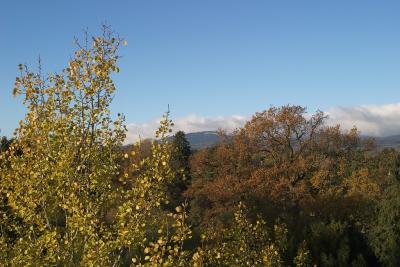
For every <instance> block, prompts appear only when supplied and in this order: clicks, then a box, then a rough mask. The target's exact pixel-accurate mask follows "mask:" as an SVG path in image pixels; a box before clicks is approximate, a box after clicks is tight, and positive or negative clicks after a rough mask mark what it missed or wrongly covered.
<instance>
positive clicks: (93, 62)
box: [0, 26, 191, 266]
mask: <svg viewBox="0 0 400 267" xmlns="http://www.w3.org/2000/svg"><path fill="white" fill-rule="evenodd" d="M91 42H92V45H90V43H91ZM121 43H122V40H121V39H119V38H118V37H117V36H115V35H114V34H113V33H112V32H111V31H110V29H109V28H108V27H106V26H104V27H103V33H102V35H101V36H98V37H92V38H90V37H89V36H88V35H86V38H85V42H84V43H83V44H81V43H80V42H78V41H76V44H77V46H78V49H77V51H76V52H75V54H74V58H72V59H71V60H70V62H69V64H68V67H67V68H65V69H64V70H63V71H62V72H61V73H60V74H50V75H49V76H48V77H46V78H44V77H42V75H41V74H40V72H39V73H34V72H31V71H29V70H28V68H27V67H26V66H22V65H20V67H19V68H20V71H21V76H20V77H18V78H17V79H16V87H15V89H14V93H15V94H21V95H23V96H24V101H23V103H24V104H25V105H26V107H27V110H28V112H27V114H26V116H25V119H24V120H23V121H21V122H20V126H19V128H18V129H17V131H16V136H15V141H14V142H13V143H12V144H11V146H10V148H9V151H8V160H7V164H6V163H2V162H0V163H1V164H2V165H1V167H0V168H1V169H0V196H1V198H2V201H1V203H0V204H1V207H0V211H1V216H0V233H1V236H0V249H1V252H0V265H4V266H6V265H12V266H25V265H35V266H47V265H63V266H64V265H66V266H75V265H85V266H86V265H88V266H115V265H123V264H132V263H134V265H144V264H149V263H152V264H162V263H170V264H173V265H175V264H177V263H179V262H182V261H184V260H185V259H186V257H184V256H185V255H186V254H185V252H184V251H182V246H183V245H182V243H183V242H184V240H186V239H188V238H190V234H191V233H190V229H189V228H188V226H187V224H186V223H185V218H186V215H185V210H184V209H183V208H182V207H181V206H179V207H178V208H177V209H176V211H174V212H171V213H169V214H166V212H165V211H163V210H162V208H161V205H162V204H163V203H165V202H167V201H168V197H167V193H166V188H167V186H168V184H169V183H170V182H171V181H172V180H173V178H174V177H175V174H174V172H173V171H172V169H171V168H170V164H169V163H170V160H171V145H170V144H169V143H168V140H167V139H168V136H167V135H168V133H169V132H170V127H171V121H170V120H169V118H168V116H165V118H164V119H163V121H162V122H161V125H160V128H159V130H158V131H157V133H156V137H157V138H158V139H159V140H158V141H157V142H152V143H151V153H150V154H149V155H148V156H146V157H144V158H143V159H142V160H141V161H140V162H138V163H137V164H135V163H134V164H132V166H131V167H132V171H134V172H137V171H138V170H141V171H140V172H139V175H138V176H137V177H136V179H135V180H134V181H132V180H128V179H127V178H128V177H129V173H127V172H123V173H120V170H121V169H120V165H119V163H120V162H121V159H126V158H129V155H127V154H125V155H124V154H123V153H121V147H122V142H123V140H124V138H125V131H126V128H125V126H124V123H123V119H124V118H123V116H121V115H118V117H117V119H116V120H113V119H112V118H111V115H110V111H109V106H110V103H111V100H112V97H113V93H114V91H115V86H114V83H113V81H112V79H111V74H112V73H113V72H115V71H118V67H117V61H118V59H119V56H118V54H117V52H118V48H119V45H120V44H121ZM133 149H134V151H137V150H138V149H140V144H137V145H135V147H134V148H133ZM20 152H22V153H20ZM171 248H172V249H171Z"/></svg>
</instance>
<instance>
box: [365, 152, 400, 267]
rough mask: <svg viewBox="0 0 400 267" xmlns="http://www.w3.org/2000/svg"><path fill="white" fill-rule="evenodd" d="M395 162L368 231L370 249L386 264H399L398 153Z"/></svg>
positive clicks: (399, 182) (399, 157) (399, 178)
mask: <svg viewBox="0 0 400 267" xmlns="http://www.w3.org/2000/svg"><path fill="white" fill-rule="evenodd" d="M395 162H396V165H395V167H394V169H392V171H391V172H389V173H388V175H389V181H390V183H389V185H388V186H387V187H386V189H385V190H384V192H383V194H382V198H381V200H380V201H379V204H378V206H377V213H376V219H375V220H374V221H373V222H372V228H371V230H370V232H369V233H368V234H369V238H370V243H371V246H372V249H373V250H374V252H375V254H376V255H377V257H378V258H379V260H380V261H381V262H382V263H383V264H384V265H386V266H399V265H400V259H399V255H400V195H399V192H400V155H398V156H397V159H396V161H395Z"/></svg>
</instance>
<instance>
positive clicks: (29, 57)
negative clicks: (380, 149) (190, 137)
mask: <svg viewBox="0 0 400 267" xmlns="http://www.w3.org/2000/svg"><path fill="white" fill-rule="evenodd" d="M399 14H400V1H385V0H382V1H369V0H359V1H358V0H353V1H349V0H335V1H321V0H315V1H308V0H302V1H296V0H292V1H288V0H282V1H267V0H265V1H256V0H254V1H245V0H242V1H239V0H237V1H236V0H218V1H217V0H202V1H191V0H180V1H178V0H168V1H166V0H164V1H161V0H160V1H154V0H146V1H144V0H142V1H134V0H131V1H118V0H113V1H101V0H96V1H73V0H68V1H45V0H42V1H39V0H37V1H28V0H26V1H22V0H20V1H15V0H12V1H11V0H4V1H2V2H1V6H0V56H1V57H0V58H1V60H0V129H1V130H2V132H1V133H0V135H8V136H11V134H12V132H13V130H14V129H15V128H16V127H17V126H18V121H19V120H20V119H22V118H23V116H24V112H25V110H24V108H23V105H22V103H21V101H20V99H14V98H13V97H12V95H11V91H12V88H13V84H14V81H15V77H16V76H17V75H18V70H17V65H18V64H19V63H26V64H27V65H29V66H32V68H35V67H36V65H37V59H38V57H39V56H40V57H41V58H42V62H43V69H44V71H45V72H46V71H48V72H54V71H60V70H61V69H62V68H63V67H65V66H66V64H67V61H68V59H69V58H70V57H71V56H72V54H73V51H74V49H75V47H74V45H73V42H72V40H73V38H74V37H75V36H76V37H78V38H79V37H82V36H83V30H85V29H87V30H88V31H89V32H90V33H92V34H96V33H98V32H99V30H100V25H101V24H102V23H107V24H109V25H111V26H112V27H113V29H114V30H115V31H116V32H118V33H119V34H120V35H121V36H122V37H124V38H125V39H126V40H127V41H128V46H126V47H123V48H122V49H121V55H122V56H123V58H122V59H121V61H120V69H121V72H120V73H119V74H117V75H115V76H114V77H115V82H116V85H117V92H116V95H115V98H114V103H113V105H112V110H113V112H115V113H117V112H121V113H123V114H125V116H126V122H127V124H128V128H129V129H130V138H131V139H134V138H135V136H137V134H138V132H139V131H141V132H142V134H143V135H148V132H149V131H152V130H153V128H154V127H155V124H156V121H157V119H158V118H160V117H161V115H162V114H163V113H164V112H165V111H166V110H167V107H168V105H169V106H170V109H171V115H172V119H174V120H176V121H177V122H179V123H177V125H178V127H180V128H182V129H184V130H186V131H197V130H214V128H216V127H219V128H229V129H231V128H235V127H240V125H241V124H243V121H245V120H246V119H248V118H249V116H250V115H251V114H253V113H255V112H257V111H262V110H264V109H267V108H269V107H270V106H271V105H274V106H279V105H284V104H298V105H303V106H307V107H308V110H309V111H310V112H314V111H315V110H317V109H320V110H323V111H326V112H327V113H328V114H330V115H331V120H332V121H335V122H336V121H338V122H343V124H345V125H347V124H348V125H354V124H355V123H357V124H360V125H362V127H361V128H362V129H361V130H364V132H365V133H368V134H376V135H388V134H395V133H400V105H399V104H398V103H400V90H399V89H400V88H399V87H400V30H399V29H400V16H399ZM386 118H388V120H385V119H386ZM383 121H385V123H383ZM397 121H399V123H397ZM389 122H390V123H389ZM393 123H394V125H393Z"/></svg>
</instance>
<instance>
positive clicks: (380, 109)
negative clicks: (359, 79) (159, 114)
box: [126, 103, 400, 143]
mask: <svg viewBox="0 0 400 267" xmlns="http://www.w3.org/2000/svg"><path fill="white" fill-rule="evenodd" d="M326 114H327V115H328V116H329V119H328V121H327V123H328V124H330V125H335V124H340V125H341V127H342V128H343V129H350V128H352V127H353V126H357V128H358V130H359V131H361V133H362V134H363V135H372V136H388V135H395V134H400V103H397V104H384V105H360V106H353V107H334V108H331V109H329V110H328V111H326ZM249 119H250V116H242V115H233V116H225V117H223V116H219V117H202V116H198V115H188V116H186V117H181V118H176V119H174V118H173V120H174V123H175V126H174V130H175V131H177V130H182V131H184V132H186V133H191V132H200V131H215V130H218V129H223V130H226V131H228V132H231V131H233V130H235V129H237V128H239V127H241V126H243V125H244V124H245V122H246V121H247V120H249ZM159 121H160V120H159V119H158V120H154V121H150V122H147V123H142V124H135V123H130V124H128V137H127V140H126V142H127V143H132V142H134V141H137V140H139V139H140V138H141V139H145V138H152V137H154V132H155V130H156V129H157V128H158V125H159Z"/></svg>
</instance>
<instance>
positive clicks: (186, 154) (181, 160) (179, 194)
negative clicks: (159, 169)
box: [167, 131, 191, 208]
mask: <svg viewBox="0 0 400 267" xmlns="http://www.w3.org/2000/svg"><path fill="white" fill-rule="evenodd" d="M171 145H172V155H171V163H170V164H171V168H172V169H173V170H174V172H175V173H176V176H175V177H174V180H173V181H172V183H170V184H169V185H168V189H167V191H168V195H169V198H170V199H171V203H170V204H169V207H170V208H175V207H176V206H178V205H180V204H182V203H183V202H184V201H185V199H184V196H183V192H185V191H186V190H187V187H188V185H189V183H190V166H189V158H190V155H191V149H190V143H189V141H188V140H187V139H186V135H185V133H184V132H183V131H178V132H177V133H175V135H174V136H173V139H172V144H171Z"/></svg>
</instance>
